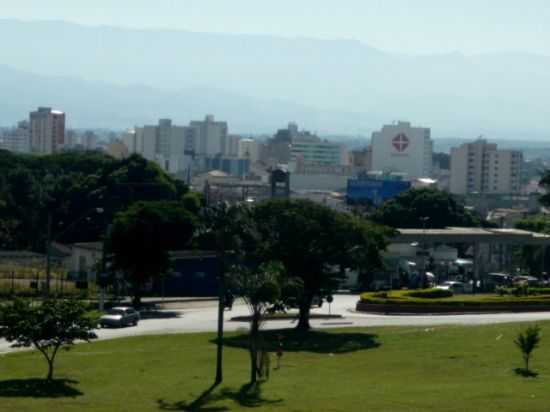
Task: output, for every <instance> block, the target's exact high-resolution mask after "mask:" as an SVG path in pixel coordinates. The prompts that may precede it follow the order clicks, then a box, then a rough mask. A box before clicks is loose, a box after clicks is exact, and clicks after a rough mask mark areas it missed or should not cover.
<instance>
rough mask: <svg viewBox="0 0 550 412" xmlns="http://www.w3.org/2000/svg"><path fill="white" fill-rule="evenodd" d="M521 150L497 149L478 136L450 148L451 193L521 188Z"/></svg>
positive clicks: (517, 190) (512, 190)
mask: <svg viewBox="0 0 550 412" xmlns="http://www.w3.org/2000/svg"><path fill="white" fill-rule="evenodd" d="M522 162H523V154H522V152H521V151H518V150H498V148H497V145H496V144H494V143H487V141H486V140H483V139H478V140H476V141H475V142H473V143H465V144H463V145H461V146H460V147H453V148H452V149H451V180H450V191H451V193H454V194H463V195H464V194H468V193H475V192H477V193H488V194H508V193H519V192H520V191H521V165H522Z"/></svg>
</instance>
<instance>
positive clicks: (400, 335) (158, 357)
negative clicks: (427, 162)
mask: <svg viewBox="0 0 550 412" xmlns="http://www.w3.org/2000/svg"><path fill="white" fill-rule="evenodd" d="M540 325H541V326H542V328H543V333H544V334H545V335H548V331H550V323H549V322H541V323H540ZM523 327H525V325H517V324H506V325H494V326H482V327H478V326H476V327H457V326H447V327H434V328H431V327H430V328H420V327H395V328H373V329H361V330H360V329H346V330H338V331H332V332H330V333H329V332H320V331H316V332H313V333H312V334H310V335H309V336H308V337H307V338H306V339H305V340H302V337H301V336H297V335H296V334H295V333H292V332H284V333H285V334H286V335H287V336H286V338H285V346H286V349H287V352H285V354H284V357H283V360H282V366H281V368H280V369H279V370H274V371H272V373H271V377H270V379H269V381H267V382H265V383H263V384H262V385H261V386H259V387H258V388H256V390H248V391H245V389H246V388H243V385H244V384H246V382H247V379H248V356H247V352H246V351H245V350H243V349H242V348H240V347H239V346H240V345H242V344H243V343H244V342H246V338H243V337H242V336H239V335H238V334H231V335H229V338H228V345H230V347H227V348H226V351H225V380H224V383H223V384H222V385H220V386H219V387H217V388H215V389H214V390H213V391H212V392H211V393H210V394H209V395H208V396H205V397H204V398H203V399H202V400H199V401H196V400H197V399H198V398H199V397H200V396H201V394H202V393H203V392H205V391H206V390H207V389H208V388H209V387H210V384H211V382H212V378H213V373H214V358H215V345H214V344H213V343H212V338H213V335H212V334H186V335H169V336H147V337H137V338H129V339H120V340H113V341H103V342H96V343H92V344H82V345H78V346H77V347H76V348H74V349H73V350H71V351H70V352H62V353H60V355H59V361H58V364H57V378H58V379H60V380H59V381H57V384H56V387H54V388H52V389H48V390H46V389H44V388H43V387H42V386H41V383H40V380H39V379H40V378H41V377H42V376H43V375H44V374H45V364H44V362H43V360H42V359H41V357H40V356H39V355H38V354H37V353H35V352H21V353H17V354H10V355H7V356H3V357H0V411H10V412H11V411H17V412H25V411H40V412H50V411H56V412H62V411H63V412H70V411H79V412H89V411H98V412H99V411H101V412H110V411H113V412H118V411H121V412H122V411H131V412H141V411H162V410H172V411H174V410H175V411H177V410H197V411H210V412H214V411H225V410H248V409H253V410H255V411H271V410H277V411H392V412H393V411H548V410H550V338H548V337H547V336H543V340H542V345H541V348H540V349H539V350H537V351H536V352H535V355H534V358H533V360H532V367H533V370H535V371H536V372H538V373H539V375H538V377H536V378H523V377H520V376H518V375H517V374H516V373H515V372H514V369H515V368H518V367H521V366H522V363H521V357H520V353H519V351H518V350H517V349H516V348H515V346H514V345H513V339H514V338H515V335H516V334H517V332H518V331H519V330H520V329H521V328H523ZM277 333H279V332H271V333H270V334H268V335H267V336H266V339H267V340H268V341H269V342H271V343H273V344H274V343H275V341H276V337H275V336H276V334H277ZM273 358H274V357H273ZM274 365H275V359H273V360H272V366H274ZM61 379H64V380H66V381H63V380H61Z"/></svg>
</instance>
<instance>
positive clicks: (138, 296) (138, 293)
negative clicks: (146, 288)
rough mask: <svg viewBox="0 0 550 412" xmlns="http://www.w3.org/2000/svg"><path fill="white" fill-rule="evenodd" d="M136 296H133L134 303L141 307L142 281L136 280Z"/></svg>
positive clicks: (136, 306) (134, 289) (134, 286)
mask: <svg viewBox="0 0 550 412" xmlns="http://www.w3.org/2000/svg"><path fill="white" fill-rule="evenodd" d="M132 289H133V291H134V297H133V298H132V305H134V307H135V308H140V307H141V282H134V284H133V287H132Z"/></svg>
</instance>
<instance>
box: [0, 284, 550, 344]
mask: <svg viewBox="0 0 550 412" xmlns="http://www.w3.org/2000/svg"><path fill="white" fill-rule="evenodd" d="M358 299H359V296H358V295H336V296H335V297H334V302H333V303H332V304H331V308H330V311H331V313H332V314H340V315H342V318H339V319H313V320H312V321H311V324H312V326H313V327H314V328H342V327H372V326H436V325H482V324H494V323H508V322H529V321H538V320H550V312H533V313H499V314H479V315H477V314H467V315H378V314H367V313H357V312H354V311H353V310H354V308H355V304H356V302H357V300H358ZM328 312H329V305H328V304H327V303H325V304H324V305H323V307H322V308H320V309H313V310H312V313H317V314H328ZM247 314H248V308H247V306H246V305H244V304H243V303H240V302H239V301H237V302H236V303H235V305H234V306H233V309H232V310H231V311H229V310H227V311H226V312H225V323H224V325H225V330H227V331H236V330H239V329H242V330H246V329H247V328H248V323H246V322H236V321H232V320H231V318H232V317H234V316H243V315H247ZM295 325H296V321H295V320H271V321H268V322H266V323H265V324H264V326H263V327H264V328H265V329H280V328H291V327H294V326H295ZM216 327H217V302H214V301H210V302H201V303H199V304H190V305H188V308H187V309H167V310H161V311H159V312H158V317H154V318H151V319H142V320H141V321H140V323H139V325H138V326H134V327H127V328H117V329H99V330H98V331H97V335H98V337H99V339H114V338H120V337H128V336H139V335H153V334H154V335H161V334H169V333H193V332H213V331H215V330H216ZM11 351H13V349H12V348H11V347H10V345H9V344H8V343H7V342H6V341H3V340H0V354H2V353H6V352H11Z"/></svg>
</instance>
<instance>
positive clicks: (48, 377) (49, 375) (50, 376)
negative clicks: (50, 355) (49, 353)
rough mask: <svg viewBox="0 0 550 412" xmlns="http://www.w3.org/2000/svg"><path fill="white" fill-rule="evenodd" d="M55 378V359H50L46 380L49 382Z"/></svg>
mask: <svg viewBox="0 0 550 412" xmlns="http://www.w3.org/2000/svg"><path fill="white" fill-rule="evenodd" d="M52 379H53V359H48V376H46V380H47V381H48V382H51V381H52Z"/></svg>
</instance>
